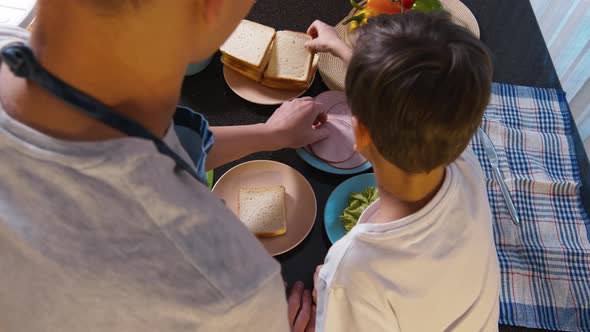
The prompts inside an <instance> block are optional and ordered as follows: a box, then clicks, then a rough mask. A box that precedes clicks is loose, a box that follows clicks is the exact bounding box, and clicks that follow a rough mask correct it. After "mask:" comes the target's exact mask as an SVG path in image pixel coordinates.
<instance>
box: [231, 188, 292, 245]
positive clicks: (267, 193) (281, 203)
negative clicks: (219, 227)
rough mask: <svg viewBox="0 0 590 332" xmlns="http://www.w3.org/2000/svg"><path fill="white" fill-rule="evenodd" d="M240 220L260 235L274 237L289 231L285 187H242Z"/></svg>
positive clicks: (239, 202)
mask: <svg viewBox="0 0 590 332" xmlns="http://www.w3.org/2000/svg"><path fill="white" fill-rule="evenodd" d="M238 210H239V217H240V220H241V221H242V222H243V223H244V225H246V227H247V228H248V229H249V230H250V231H251V232H252V233H254V234H255V235H256V236H259V237H273V236H278V235H282V234H285V233H286V232H287V216H286V207H285V187H283V186H275V187H264V188H252V189H240V192H239V197H238Z"/></svg>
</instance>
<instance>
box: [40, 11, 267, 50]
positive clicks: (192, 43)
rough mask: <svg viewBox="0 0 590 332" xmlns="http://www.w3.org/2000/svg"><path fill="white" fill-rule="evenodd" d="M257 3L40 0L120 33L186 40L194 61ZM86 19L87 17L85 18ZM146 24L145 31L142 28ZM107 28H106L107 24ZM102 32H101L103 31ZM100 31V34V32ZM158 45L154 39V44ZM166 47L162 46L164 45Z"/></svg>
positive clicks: (229, 32)
mask: <svg viewBox="0 0 590 332" xmlns="http://www.w3.org/2000/svg"><path fill="white" fill-rule="evenodd" d="M254 2H255V0H240V1H232V0H173V1H170V0H79V1H72V0H39V3H40V7H41V8H42V9H49V7H53V9H55V10H59V11H63V12H68V11H69V12H71V13H72V14H75V15H77V16H78V17H80V19H81V20H82V19H85V22H88V21H91V20H88V19H87V18H90V19H92V18H93V17H97V18H100V19H103V20H105V21H111V22H114V23H115V24H114V25H115V26H116V27H117V29H119V30H118V31H122V29H126V28H128V29H137V30H139V31H145V32H146V34H149V33H150V32H151V29H154V28H155V29H159V30H162V31H166V32H170V35H169V37H168V38H169V40H173V39H174V38H176V37H181V36H182V37H183V38H185V37H186V36H185V34H186V33H187V32H189V33H190V37H189V38H186V40H185V41H184V42H185V45H186V47H187V48H190V49H192V50H193V54H194V56H193V58H194V59H193V60H198V59H199V58H201V59H202V58H204V57H207V56H209V55H211V54H212V53H214V52H215V51H216V50H217V49H218V48H219V46H220V45H221V44H222V43H223V42H224V41H225V40H226V39H227V38H228V37H229V35H230V34H231V32H232V31H233V30H234V29H235V27H236V26H237V24H238V23H239V21H240V20H241V19H242V18H244V17H245V16H246V14H247V13H248V11H249V10H250V8H251V7H252V5H253V4H254ZM82 16H83V17H82ZM142 24H143V28H142V27H141V25H142ZM105 27H106V25H105ZM99 31H100V30H99ZM99 31H97V32H99ZM156 42H158V41H157V40H154V43H156ZM160 44H161V45H162V43H160Z"/></svg>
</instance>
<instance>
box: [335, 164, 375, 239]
mask: <svg viewBox="0 0 590 332" xmlns="http://www.w3.org/2000/svg"><path fill="white" fill-rule="evenodd" d="M369 187H377V182H376V180H375V174H373V173H369V174H361V175H357V176H355V177H353V178H350V179H348V180H346V181H344V182H342V183H341V184H340V185H339V186H338V187H336V189H334V191H333V192H332V194H330V197H329V198H328V202H327V203H326V209H325V210H324V226H325V227H326V233H328V238H329V239H330V241H331V242H332V243H336V241H338V240H340V239H341V238H342V237H343V236H344V235H346V230H344V226H343V225H342V221H340V216H341V215H342V212H343V211H344V209H346V207H347V206H348V197H349V196H350V193H352V192H361V191H363V190H365V189H367V188H369Z"/></svg>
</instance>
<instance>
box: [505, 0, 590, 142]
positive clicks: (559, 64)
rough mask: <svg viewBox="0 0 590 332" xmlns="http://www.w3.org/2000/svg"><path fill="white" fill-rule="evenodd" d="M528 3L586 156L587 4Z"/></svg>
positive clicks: (568, 0) (589, 100) (589, 108)
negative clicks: (534, 15)
mask: <svg viewBox="0 0 590 332" xmlns="http://www.w3.org/2000/svg"><path fill="white" fill-rule="evenodd" d="M514 1H522V0H514ZM530 1H531V4H532V6H533V9H534V10H535V14H536V15H537V20H538V21H539V25H540V26H541V31H542V32H543V36H544V37H545V41H546V42H547V46H548V47H549V53H551V58H552V59H553V63H554V65H555V69H556V70H557V74H558V75H559V79H560V80H561V85H562V86H563V89H564V90H565V92H566V93H567V98H568V101H569V103H570V107H571V109H572V113H573V116H574V119H575V121H576V124H577V126H578V129H579V131H580V135H581V136H582V140H584V142H585V145H586V151H588V152H589V153H590V0H530Z"/></svg>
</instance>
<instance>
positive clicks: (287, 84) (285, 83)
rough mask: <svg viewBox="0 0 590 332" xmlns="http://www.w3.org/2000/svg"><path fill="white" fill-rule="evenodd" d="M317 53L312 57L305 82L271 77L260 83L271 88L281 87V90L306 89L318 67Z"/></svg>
mask: <svg viewBox="0 0 590 332" xmlns="http://www.w3.org/2000/svg"><path fill="white" fill-rule="evenodd" d="M319 59H320V57H319V55H318V54H316V55H314V57H313V62H312V64H311V68H310V74H309V78H308V80H307V81H306V82H293V81H291V80H284V79H271V78H264V79H263V82H262V84H264V85H265V86H267V87H269V88H273V89H282V90H304V89H307V88H308V87H309V86H310V85H311V83H312V81H313V78H314V77H315V73H316V71H317V69H318V64H319Z"/></svg>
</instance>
